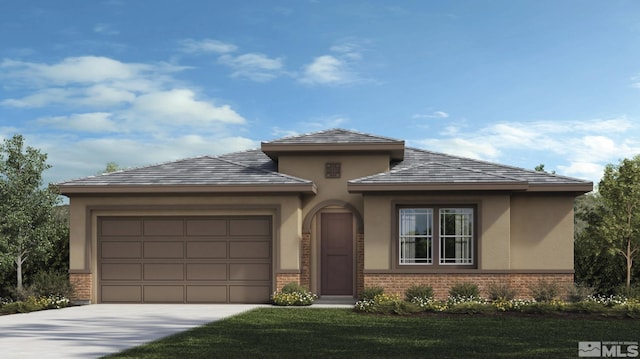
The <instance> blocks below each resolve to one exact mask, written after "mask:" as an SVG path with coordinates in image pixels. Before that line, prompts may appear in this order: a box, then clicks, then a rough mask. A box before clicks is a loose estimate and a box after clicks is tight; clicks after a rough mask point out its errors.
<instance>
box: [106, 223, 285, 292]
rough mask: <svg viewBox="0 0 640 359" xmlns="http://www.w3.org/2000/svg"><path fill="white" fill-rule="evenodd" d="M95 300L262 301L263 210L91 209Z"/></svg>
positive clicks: (268, 274)
mask: <svg viewBox="0 0 640 359" xmlns="http://www.w3.org/2000/svg"><path fill="white" fill-rule="evenodd" d="M98 227H99V231H98V232H99V233H98V256H99V258H98V260H99V263H98V269H99V271H98V283H97V285H98V293H99V298H98V300H99V301H100V302H102V303H266V302H268V301H269V296H270V294H271V290H272V285H273V283H272V276H273V273H272V254H273V253H272V252H273V249H272V246H273V244H272V225H271V217H268V216H247V217H239V216H236V217H204V216H203V217H196V216H191V217H188V216H186V217H177V216H173V217H160V216H153V217H152V216H148V217H143V216H138V217H134V216H132V217H99V218H98Z"/></svg>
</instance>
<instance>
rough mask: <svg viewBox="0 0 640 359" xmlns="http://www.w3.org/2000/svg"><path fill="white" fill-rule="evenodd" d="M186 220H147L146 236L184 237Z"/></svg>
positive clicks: (145, 223) (145, 222) (145, 221)
mask: <svg viewBox="0 0 640 359" xmlns="http://www.w3.org/2000/svg"><path fill="white" fill-rule="evenodd" d="M183 233H184V220H182V219H145V220H144V235H145V236H182V235H183Z"/></svg>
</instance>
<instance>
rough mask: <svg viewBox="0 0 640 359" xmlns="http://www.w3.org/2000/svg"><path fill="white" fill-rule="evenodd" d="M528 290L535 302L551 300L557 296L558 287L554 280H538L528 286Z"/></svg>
mask: <svg viewBox="0 0 640 359" xmlns="http://www.w3.org/2000/svg"><path fill="white" fill-rule="evenodd" d="M529 290H530V291H531V296H532V297H533V299H535V300H536V302H551V301H552V300H554V299H556V298H557V297H558V293H559V292H560V287H559V286H558V284H557V283H555V282H549V281H544V280H539V281H538V282H537V283H535V284H532V285H531V286H529Z"/></svg>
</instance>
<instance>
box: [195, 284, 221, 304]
mask: <svg viewBox="0 0 640 359" xmlns="http://www.w3.org/2000/svg"><path fill="white" fill-rule="evenodd" d="M227 302H228V298H227V286H226V285H188V286H187V303H227Z"/></svg>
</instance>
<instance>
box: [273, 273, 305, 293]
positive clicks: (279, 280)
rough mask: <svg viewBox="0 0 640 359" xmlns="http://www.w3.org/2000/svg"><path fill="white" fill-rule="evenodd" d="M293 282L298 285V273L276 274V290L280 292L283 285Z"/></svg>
mask: <svg viewBox="0 0 640 359" xmlns="http://www.w3.org/2000/svg"><path fill="white" fill-rule="evenodd" d="M290 282H295V283H300V273H278V274H276V290H277V291H280V290H282V287H284V286H285V284H287V283H290Z"/></svg>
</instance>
